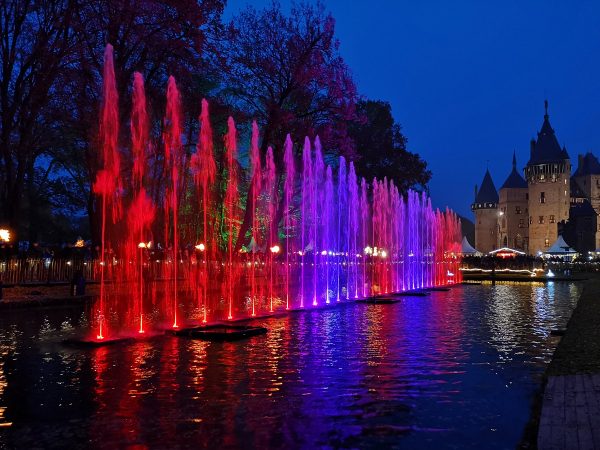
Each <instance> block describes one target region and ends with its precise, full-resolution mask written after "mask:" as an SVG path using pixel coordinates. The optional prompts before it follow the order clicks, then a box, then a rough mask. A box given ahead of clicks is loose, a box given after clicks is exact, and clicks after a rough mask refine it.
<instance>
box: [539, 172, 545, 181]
mask: <svg viewBox="0 0 600 450" xmlns="http://www.w3.org/2000/svg"><path fill="white" fill-rule="evenodd" d="M545 180H546V175H545V174H543V173H540V181H545Z"/></svg>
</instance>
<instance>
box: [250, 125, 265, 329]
mask: <svg viewBox="0 0 600 450" xmlns="http://www.w3.org/2000/svg"><path fill="white" fill-rule="evenodd" d="M258 137H259V136H258V125H257V124H256V121H253V122H252V139H251V142H250V180H251V181H250V195H249V199H248V201H249V202H250V210H251V214H252V238H251V242H250V252H251V254H252V266H251V268H250V286H251V297H252V298H251V301H252V316H253V317H254V316H255V315H256V311H255V302H256V252H257V250H258V241H259V221H260V217H259V215H258V212H257V210H256V209H257V205H256V200H257V198H258V196H259V194H260V189H261V182H262V172H261V164H260V150H259V149H258Z"/></svg>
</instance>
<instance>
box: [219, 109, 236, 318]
mask: <svg viewBox="0 0 600 450" xmlns="http://www.w3.org/2000/svg"><path fill="white" fill-rule="evenodd" d="M225 164H226V166H227V177H228V179H227V190H226V191H225V204H224V214H223V216H224V221H225V225H226V227H227V262H228V264H227V272H226V283H227V285H226V294H227V297H226V298H227V305H228V314H227V318H228V319H230V320H231V319H233V283H234V261H233V259H234V255H233V245H234V242H233V235H234V233H235V231H236V222H237V217H238V213H237V212H238V211H237V209H238V205H237V203H238V196H239V193H238V173H237V132H236V129H235V122H234V121H233V118H232V117H229V119H228V120H227V134H226V135H225Z"/></svg>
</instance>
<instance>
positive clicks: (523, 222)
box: [519, 219, 525, 228]
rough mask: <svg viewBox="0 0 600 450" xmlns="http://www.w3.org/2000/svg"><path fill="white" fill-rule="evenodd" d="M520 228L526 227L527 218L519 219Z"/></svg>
mask: <svg viewBox="0 0 600 450" xmlns="http://www.w3.org/2000/svg"><path fill="white" fill-rule="evenodd" d="M519 228H525V219H519Z"/></svg>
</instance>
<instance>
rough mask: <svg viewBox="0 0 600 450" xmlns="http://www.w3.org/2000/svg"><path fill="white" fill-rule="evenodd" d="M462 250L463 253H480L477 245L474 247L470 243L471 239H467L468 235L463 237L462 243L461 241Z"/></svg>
mask: <svg viewBox="0 0 600 450" xmlns="http://www.w3.org/2000/svg"><path fill="white" fill-rule="evenodd" d="M461 252H462V253H463V255H473V254H475V253H479V252H478V251H477V250H476V249H475V247H473V246H472V245H471V244H469V241H468V240H467V237H466V236H465V237H463V240H462V243H461Z"/></svg>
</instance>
